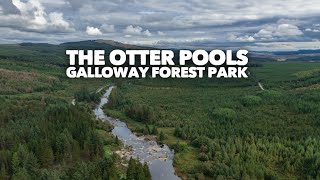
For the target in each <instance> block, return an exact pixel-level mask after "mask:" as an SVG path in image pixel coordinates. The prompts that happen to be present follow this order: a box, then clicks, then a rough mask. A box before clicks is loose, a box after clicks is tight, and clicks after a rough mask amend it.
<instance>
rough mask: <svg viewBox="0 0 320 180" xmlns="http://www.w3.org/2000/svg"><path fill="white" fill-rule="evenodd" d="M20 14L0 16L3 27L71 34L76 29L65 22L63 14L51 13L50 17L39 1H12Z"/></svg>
mask: <svg viewBox="0 0 320 180" xmlns="http://www.w3.org/2000/svg"><path fill="white" fill-rule="evenodd" d="M12 3H13V5H14V6H15V7H16V8H17V9H18V10H19V11H20V13H16V14H9V15H0V21H1V24H0V26H1V27H11V28H14V29H18V30H22V31H34V32H48V33H49V32H71V31H74V29H73V28H72V27H71V24H70V23H69V22H67V21H66V20H64V18H63V13H61V12H51V13H49V15H48V14H47V12H46V11H45V8H44V6H43V5H42V4H41V3H40V1H39V0H29V1H27V2H24V1H21V0H12Z"/></svg>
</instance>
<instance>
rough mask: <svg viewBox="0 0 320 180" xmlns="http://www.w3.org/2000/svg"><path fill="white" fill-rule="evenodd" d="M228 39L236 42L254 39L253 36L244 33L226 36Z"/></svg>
mask: <svg viewBox="0 0 320 180" xmlns="http://www.w3.org/2000/svg"><path fill="white" fill-rule="evenodd" d="M228 40H229V41H238V42H253V41H255V40H256V39H255V38H254V37H253V36H249V35H245V36H235V35H231V36H230V37H229V38H228Z"/></svg>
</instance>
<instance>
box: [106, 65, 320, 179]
mask: <svg viewBox="0 0 320 180" xmlns="http://www.w3.org/2000/svg"><path fill="white" fill-rule="evenodd" d="M262 64H263V66H257V67H255V68H256V69H258V68H264V69H266V68H269V65H268V64H265V63H262ZM278 65H279V64H276V65H274V66H272V68H270V69H268V71H269V72H268V73H267V74H266V73H265V71H263V70H261V69H259V70H257V71H255V73H254V74H255V78H256V79H251V78H249V79H247V80H239V79H233V80H231V79H207V78H203V79H197V80H190V79H165V80H164V79H145V80H139V81H138V80H132V81H130V83H127V84H122V86H121V88H118V90H117V91H118V92H117V93H118V94H121V99H122V103H121V106H112V107H110V108H112V109H116V110H118V111H120V112H123V113H124V114H126V115H127V116H129V117H131V119H134V120H137V121H141V119H142V120H143V122H146V123H147V124H149V125H150V124H154V125H156V126H158V127H166V128H165V129H169V128H172V129H174V132H173V134H174V136H176V137H178V138H179V139H181V140H180V141H179V140H178V141H174V142H173V143H172V144H169V145H170V147H171V148H172V149H174V150H175V152H176V153H177V156H176V158H179V159H178V160H175V161H176V162H179V163H176V165H177V167H178V168H184V169H182V171H184V173H186V174H188V175H187V176H188V178H190V179H193V178H198V177H200V178H203V175H204V176H206V178H208V179H296V178H298V179H308V178H309V179H316V178H319V168H320V166H319V157H318V156H319V152H320V151H319V149H320V144H319V138H320V133H319V132H320V131H319V125H320V123H319V118H318V117H319V116H320V106H319V102H320V95H319V91H318V90H319V86H318V85H317V84H319V83H320V78H319V77H317V76H316V75H313V74H312V75H309V74H310V73H307V72H305V73H303V74H308V78H304V79H301V78H299V77H295V75H294V74H295V72H297V70H298V71H299V70H300V69H302V70H306V69H307V68H311V67H312V65H310V64H301V63H300V64H290V63H288V64H284V65H283V66H282V67H281V68H280V67H278ZM316 65H317V66H319V64H316ZM287 66H289V67H287ZM273 68H274V70H273ZM260 71H261V72H260ZM262 72H263V73H265V74H262ZM308 72H309V71H308ZM286 73H291V74H287V75H286ZM300 74H301V73H300ZM300 74H299V76H301V75H300ZM304 76H305V75H304ZM309 76H310V77H309ZM257 80H259V82H261V83H262V84H263V86H264V88H265V89H266V90H261V89H260V88H259V86H258V84H257ZM132 109H135V110H134V111H131V112H132V113H128V110H132ZM143 109H149V110H151V112H152V117H153V119H152V121H151V123H148V122H149V118H148V117H147V116H149V113H143ZM146 112H148V110H146ZM137 115H138V116H137ZM140 116H145V117H140ZM145 129H146V128H145ZM162 134H163V133H161V131H160V133H159V135H158V141H160V142H161V141H166V140H163V138H160V135H161V136H162ZM160 139H161V140H160ZM172 139H173V138H172V137H170V141H169V140H167V141H168V142H171V141H172ZM185 142H187V143H188V144H186V143H185ZM188 146H189V147H188ZM190 146H192V147H190ZM194 148H195V150H193V149H194ZM190 149H191V150H192V152H190ZM190 154H193V156H191V155H190ZM190 157H191V158H192V159H191V160H190ZM187 161H188V165H185V166H184V164H185V163H187ZM189 161H191V162H193V163H189ZM182 162H184V164H183V163H182ZM190 166H192V167H190ZM185 169H186V170H185ZM180 170H181V169H180Z"/></svg>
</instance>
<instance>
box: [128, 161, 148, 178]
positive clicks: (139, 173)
mask: <svg viewBox="0 0 320 180" xmlns="http://www.w3.org/2000/svg"><path fill="white" fill-rule="evenodd" d="M127 180H151V174H150V171H149V167H148V165H147V164H144V165H143V164H141V163H140V162H139V161H138V160H135V159H132V158H130V160H129V164H128V169H127Z"/></svg>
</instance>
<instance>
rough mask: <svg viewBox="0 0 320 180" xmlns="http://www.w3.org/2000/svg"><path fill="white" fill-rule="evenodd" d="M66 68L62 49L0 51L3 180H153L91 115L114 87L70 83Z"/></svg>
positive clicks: (4, 48) (103, 82)
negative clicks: (121, 151)
mask: <svg viewBox="0 0 320 180" xmlns="http://www.w3.org/2000/svg"><path fill="white" fill-rule="evenodd" d="M66 64H67V61H66V60H65V57H63V48H61V47H59V46H51V45H46V44H40V45H33V44H30V45H26V44H21V45H1V47H0V87H1V88H0V179H1V180H2V179H3V180H5V179H13V180H15V179H16V180H33V179H52V180H54V179H130V180H136V179H145V180H149V179H151V176H150V173H149V169H148V166H146V165H144V164H140V162H138V161H136V160H131V161H130V163H129V162H127V163H128V164H129V165H128V167H126V166H124V164H123V163H122V161H123V160H121V159H120V157H119V156H118V155H116V154H115V153H113V152H115V151H116V150H118V149H120V148H121V143H119V141H118V139H117V138H115V137H113V135H112V134H111V130H112V127H111V125H109V124H108V123H103V122H101V121H99V120H96V119H95V117H94V115H93V113H92V110H93V108H94V107H95V104H96V103H98V102H99V100H100V97H101V92H103V91H100V92H98V91H97V89H101V90H104V89H103V87H106V86H107V85H108V84H110V83H111V81H110V80H104V79H103V80H102V79H100V80H94V79H93V80H84V79H78V80H72V79H69V78H67V77H66V76H65V70H64V67H66ZM73 99H74V102H76V103H75V105H73V104H72V102H73Z"/></svg>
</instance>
